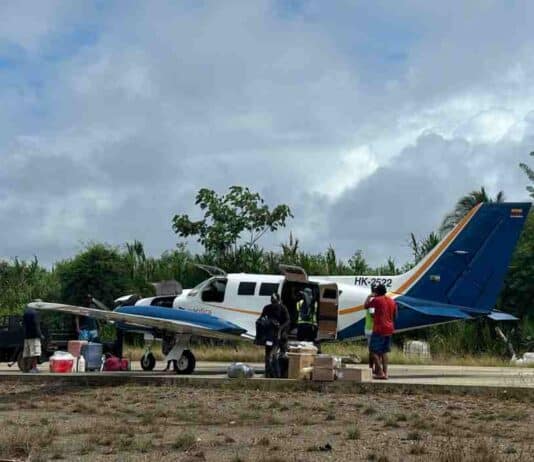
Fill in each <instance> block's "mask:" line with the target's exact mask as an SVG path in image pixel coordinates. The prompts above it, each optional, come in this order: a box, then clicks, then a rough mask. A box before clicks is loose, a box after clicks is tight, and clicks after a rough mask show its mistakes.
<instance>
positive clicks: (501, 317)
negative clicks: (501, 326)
mask: <svg viewBox="0 0 534 462" xmlns="http://www.w3.org/2000/svg"><path fill="white" fill-rule="evenodd" d="M488 318H490V319H493V320H494V321H519V318H516V317H515V316H514V315H512V314H510V313H504V312H503V311H497V310H493V311H492V312H491V313H490V314H488Z"/></svg>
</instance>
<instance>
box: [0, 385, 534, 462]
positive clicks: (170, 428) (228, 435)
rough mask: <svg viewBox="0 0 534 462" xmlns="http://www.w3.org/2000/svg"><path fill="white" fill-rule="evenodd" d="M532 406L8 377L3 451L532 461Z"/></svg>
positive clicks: (474, 399) (73, 457)
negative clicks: (11, 380)
mask: <svg viewBox="0 0 534 462" xmlns="http://www.w3.org/2000/svg"><path fill="white" fill-rule="evenodd" d="M533 424H534V409H533V408H532V406H530V405H528V403H524V402H517V401H514V400H512V399H508V400H505V401H503V400H500V399H496V398H491V397H487V396H486V397H483V398H482V397H478V396H476V395H472V396H452V395H450V394H447V395H440V394H431V395H429V394H425V393H411V394H402V393H400V392H398V393H397V392H388V393H378V394H371V393H367V394H361V395H358V394H341V393H336V394H330V393H324V392H323V393H321V392H314V391H308V392H301V393H297V392H285V393H283V392H279V393H275V392H268V391H258V390H255V389H241V388H240V386H239V382H236V383H235V387H233V388H225V389H222V390H221V389H199V388H194V387H191V386H182V387H180V386H174V387H170V386H162V387H151V386H145V387H143V386H133V385H125V386H120V387H102V388H79V387H77V388H65V387H63V388H58V387H57V386H56V387H51V386H50V385H48V386H45V385H24V384H18V385H15V384H5V385H4V386H3V393H2V394H1V395H0V425H1V428H2V432H0V458H1V459H2V460H28V461H34V462H38V461H45V460H65V461H147V462H150V461H158V462H161V461H163V460H173V461H174V460H176V461H188V462H200V461H228V462H248V461H260V462H282V461H289V462H293V461H294V462H305V461H306V462H308V461H311V462H313V461H324V460H335V461H338V460H339V461H351V460H367V461H381V462H394V461H427V460H432V461H437V462H462V461H474V462H500V461H508V460H510V461H518V462H519V461H521V462H522V461H525V462H526V461H530V460H532V454H533V451H534V446H533V445H534V442H533V441H534V431H533Z"/></svg>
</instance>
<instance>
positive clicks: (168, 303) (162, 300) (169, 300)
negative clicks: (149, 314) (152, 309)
mask: <svg viewBox="0 0 534 462" xmlns="http://www.w3.org/2000/svg"><path fill="white" fill-rule="evenodd" d="M175 298H176V295H171V296H168V297H156V298H155V299H154V300H152V303H150V304H151V305H152V306H162V307H165V308H172V304H173V302H174V299H175Z"/></svg>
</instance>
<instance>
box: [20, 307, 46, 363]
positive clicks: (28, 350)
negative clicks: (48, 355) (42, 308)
mask: <svg viewBox="0 0 534 462" xmlns="http://www.w3.org/2000/svg"><path fill="white" fill-rule="evenodd" d="M22 323H23V325H24V350H23V352H22V357H23V358H24V360H25V361H29V362H30V372H39V369H37V363H38V361H39V357H40V356H41V339H42V338H43V334H42V333H41V323H40V319H39V313H37V311H35V310H34V309H32V308H29V307H26V309H25V310H24V314H23V316H22Z"/></svg>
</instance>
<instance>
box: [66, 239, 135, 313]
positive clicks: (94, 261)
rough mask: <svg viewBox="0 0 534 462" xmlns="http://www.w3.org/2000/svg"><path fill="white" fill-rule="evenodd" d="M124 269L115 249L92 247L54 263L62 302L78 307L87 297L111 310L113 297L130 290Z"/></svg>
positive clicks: (124, 266) (124, 264)
mask: <svg viewBox="0 0 534 462" xmlns="http://www.w3.org/2000/svg"><path fill="white" fill-rule="evenodd" d="M128 270H129V268H128V266H127V264H126V262H125V259H124V258H123V256H122V255H121V254H120V253H119V252H118V251H117V250H116V249H115V248H112V247H109V246H106V245H104V244H92V245H90V246H88V247H87V248H86V249H85V250H84V251H83V252H82V253H80V254H78V255H76V256H75V257H74V258H72V259H71V260H66V261H63V262H61V263H58V264H57V266H56V273H57V276H58V278H59V281H60V285H61V298H62V301H64V302H66V303H72V304H75V305H79V304H80V303H83V302H84V301H85V298H86V297H87V294H91V295H92V296H93V297H96V298H97V299H99V300H101V301H102V302H104V303H105V304H106V305H108V306H110V307H111V306H113V300H114V299H115V298H117V297H119V296H121V295H124V294H125V293H127V292H128V291H129V290H130V289H131V287H130V284H129V277H128V276H129V274H128V273H129V271H128Z"/></svg>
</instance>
